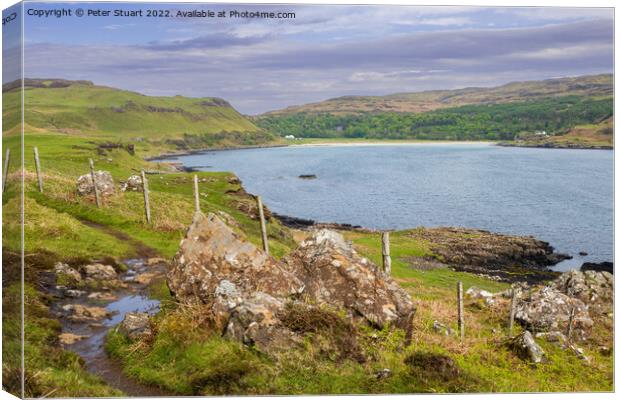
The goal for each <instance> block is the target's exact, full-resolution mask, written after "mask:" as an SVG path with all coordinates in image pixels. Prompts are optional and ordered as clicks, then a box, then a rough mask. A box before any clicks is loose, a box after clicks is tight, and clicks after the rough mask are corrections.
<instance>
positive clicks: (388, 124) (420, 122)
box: [257, 95, 613, 140]
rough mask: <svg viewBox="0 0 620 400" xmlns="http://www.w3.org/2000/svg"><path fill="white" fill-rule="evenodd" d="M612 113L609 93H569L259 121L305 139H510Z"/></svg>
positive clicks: (595, 120)
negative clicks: (425, 108)
mask: <svg viewBox="0 0 620 400" xmlns="http://www.w3.org/2000/svg"><path fill="white" fill-rule="evenodd" d="M612 115H613V98H612V97H603V96H576V95H572V96H555V97H548V98H540V99H535V100H528V101H515V102H510V103H494V104H471V105H464V106H459V107H450V108H442V109H437V110H434V111H428V112H424V113H402V112H401V113H396V112H381V113H360V114H329V113H321V114H313V113H305V112H304V113H297V114H286V115H268V116H264V117H261V118H260V119H258V120H257V124H258V125H259V126H261V127H262V128H264V129H266V130H267V131H269V132H272V133H274V134H276V135H280V136H285V135H294V136H296V137H304V138H367V139H415V140H512V139H514V138H515V137H517V136H520V135H524V134H533V133H534V132H536V131H543V130H544V131H546V132H548V133H549V134H551V135H553V134H563V133H566V132H568V131H569V130H571V129H572V128H574V127H575V126H577V125H584V124H597V123H600V122H601V121H603V120H605V119H608V118H610V117H611V116H612Z"/></svg>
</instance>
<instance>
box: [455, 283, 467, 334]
mask: <svg viewBox="0 0 620 400" xmlns="http://www.w3.org/2000/svg"><path fill="white" fill-rule="evenodd" d="M456 295H457V303H458V327H459V334H460V335H461V341H462V340H463V339H464V338H465V316H464V314H463V282H460V281H459V282H458V283H457V285H456Z"/></svg>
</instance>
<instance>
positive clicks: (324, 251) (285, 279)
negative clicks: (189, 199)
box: [167, 213, 415, 350]
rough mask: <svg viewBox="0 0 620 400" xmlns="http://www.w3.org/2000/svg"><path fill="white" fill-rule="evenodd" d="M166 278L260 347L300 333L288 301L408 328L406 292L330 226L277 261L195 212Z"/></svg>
mask: <svg viewBox="0 0 620 400" xmlns="http://www.w3.org/2000/svg"><path fill="white" fill-rule="evenodd" d="M167 278H168V286H169V288H170V290H171V291H172V292H173V294H174V295H175V296H176V298H177V299H178V300H180V301H182V302H185V303H189V304H206V305H207V306H208V308H209V309H210V313H211V317H212V319H213V321H214V324H215V326H217V327H219V328H220V329H222V332H223V334H224V336H226V337H229V338H233V339H236V340H239V341H241V342H243V343H247V344H254V345H256V346H257V347H258V348H260V349H263V350H272V349H278V348H287V347H288V346H290V345H291V344H292V343H295V342H297V341H298V340H300V339H301V337H300V333H299V332H297V331H295V330H293V329H291V328H290V326H287V325H286V324H285V323H283V321H282V319H283V318H284V315H285V314H286V312H287V311H286V310H287V307H288V306H289V305H291V304H295V305H296V306H297V307H302V308H304V307H305V308H306V309H308V310H310V309H313V308H315V307H328V308H330V309H333V310H338V311H343V312H344V313H345V314H346V315H347V316H348V318H349V319H350V320H352V321H353V320H354V321H364V322H366V323H368V324H370V325H372V326H376V327H384V326H386V325H387V324H389V325H394V326H399V327H402V328H404V329H407V330H410V328H411V326H410V324H411V320H412V318H413V314H414V311H415V307H414V305H413V303H412V302H411V299H410V298H409V295H408V294H407V293H406V292H405V291H404V290H402V289H401V288H400V287H399V286H398V285H397V284H396V283H395V282H394V281H393V280H392V279H391V278H390V277H389V276H386V275H385V274H384V273H383V272H382V271H381V270H380V269H379V268H378V267H377V266H376V265H374V264H373V263H372V262H370V261H369V260H367V259H365V258H363V257H361V256H359V255H358V254H357V253H356V252H355V250H353V248H352V247H351V245H350V244H348V243H347V242H345V240H344V238H343V237H342V236H341V235H340V234H338V233H336V232H332V231H327V230H321V231H318V232H316V233H315V234H314V235H312V236H311V237H310V238H309V239H307V240H306V241H304V242H303V243H302V244H301V245H300V247H299V248H298V249H297V250H295V251H294V252H293V253H291V254H290V255H289V256H287V257H284V258H283V259H282V260H281V261H279V262H278V261H276V260H275V259H274V258H273V257H271V256H269V255H268V254H266V253H264V252H263V251H261V250H259V249H258V248H256V247H255V246H254V245H253V244H251V243H249V242H248V241H247V240H245V238H244V237H243V236H242V235H241V234H239V233H237V232H235V231H233V230H232V229H231V228H230V227H228V226H227V225H226V224H225V223H224V222H223V221H222V220H221V219H220V218H218V217H217V216H216V215H214V214H209V215H207V216H205V215H203V214H200V213H197V214H196V215H195V217H194V221H193V223H192V225H191V226H190V228H189V230H188V232H187V235H186V237H185V239H184V240H183V241H182V242H181V246H180V249H179V251H178V253H177V254H176V256H175V257H174V259H173V262H172V264H171V265H170V266H169V269H168V272H167Z"/></svg>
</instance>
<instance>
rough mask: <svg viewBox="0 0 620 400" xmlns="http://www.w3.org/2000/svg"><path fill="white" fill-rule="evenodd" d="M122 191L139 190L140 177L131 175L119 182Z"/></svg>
mask: <svg viewBox="0 0 620 400" xmlns="http://www.w3.org/2000/svg"><path fill="white" fill-rule="evenodd" d="M121 191H122V192H128V191H129V192H141V191H142V177H141V176H140V175H131V176H130V177H129V178H127V181H125V182H123V183H121Z"/></svg>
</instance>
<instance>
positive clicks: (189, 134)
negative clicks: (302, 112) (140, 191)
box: [2, 79, 272, 147]
mask: <svg viewBox="0 0 620 400" xmlns="http://www.w3.org/2000/svg"><path fill="white" fill-rule="evenodd" d="M19 87H20V83H19V81H16V82H12V83H8V84H5V85H3V87H2V92H3V93H2V96H3V100H4V104H5V106H4V109H3V116H4V124H3V132H4V133H5V134H11V133H17V132H14V131H17V129H16V127H17V126H18V123H19V112H17V111H18V110H19V104H20V100H19V96H20V90H19ZM25 87H26V90H25V93H24V96H25V114H26V115H25V121H26V126H25V132H26V133H28V132H37V133H44V132H54V133H58V132H60V133H65V134H77V135H103V136H119V137H122V138H140V137H141V138H144V139H149V140H151V141H153V140H169V141H170V140H175V139H176V140H181V141H194V142H196V143H195V144H196V145H197V146H200V145H204V144H209V143H208V142H213V141H222V140H228V141H230V142H231V143H238V144H256V143H262V142H265V141H269V140H270V139H272V136H271V135H269V134H267V133H265V132H264V131H263V130H262V129H260V128H258V127H257V126H256V125H254V123H253V122H251V121H250V120H248V119H247V118H246V117H244V116H243V115H241V114H240V113H239V112H238V111H237V110H235V109H234V108H233V107H232V106H231V105H230V104H229V103H228V102H227V101H225V100H223V99H219V98H215V97H204V98H188V97H182V96H174V97H154V96H146V95H143V94H140V93H136V92H131V91H127V90H120V89H115V88H110V87H105V86H98V85H95V84H93V83H92V82H89V81H69V80H63V79H26V80H25ZM188 138H189V139H188ZM198 142H201V143H198ZM203 147H204V146H203Z"/></svg>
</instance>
